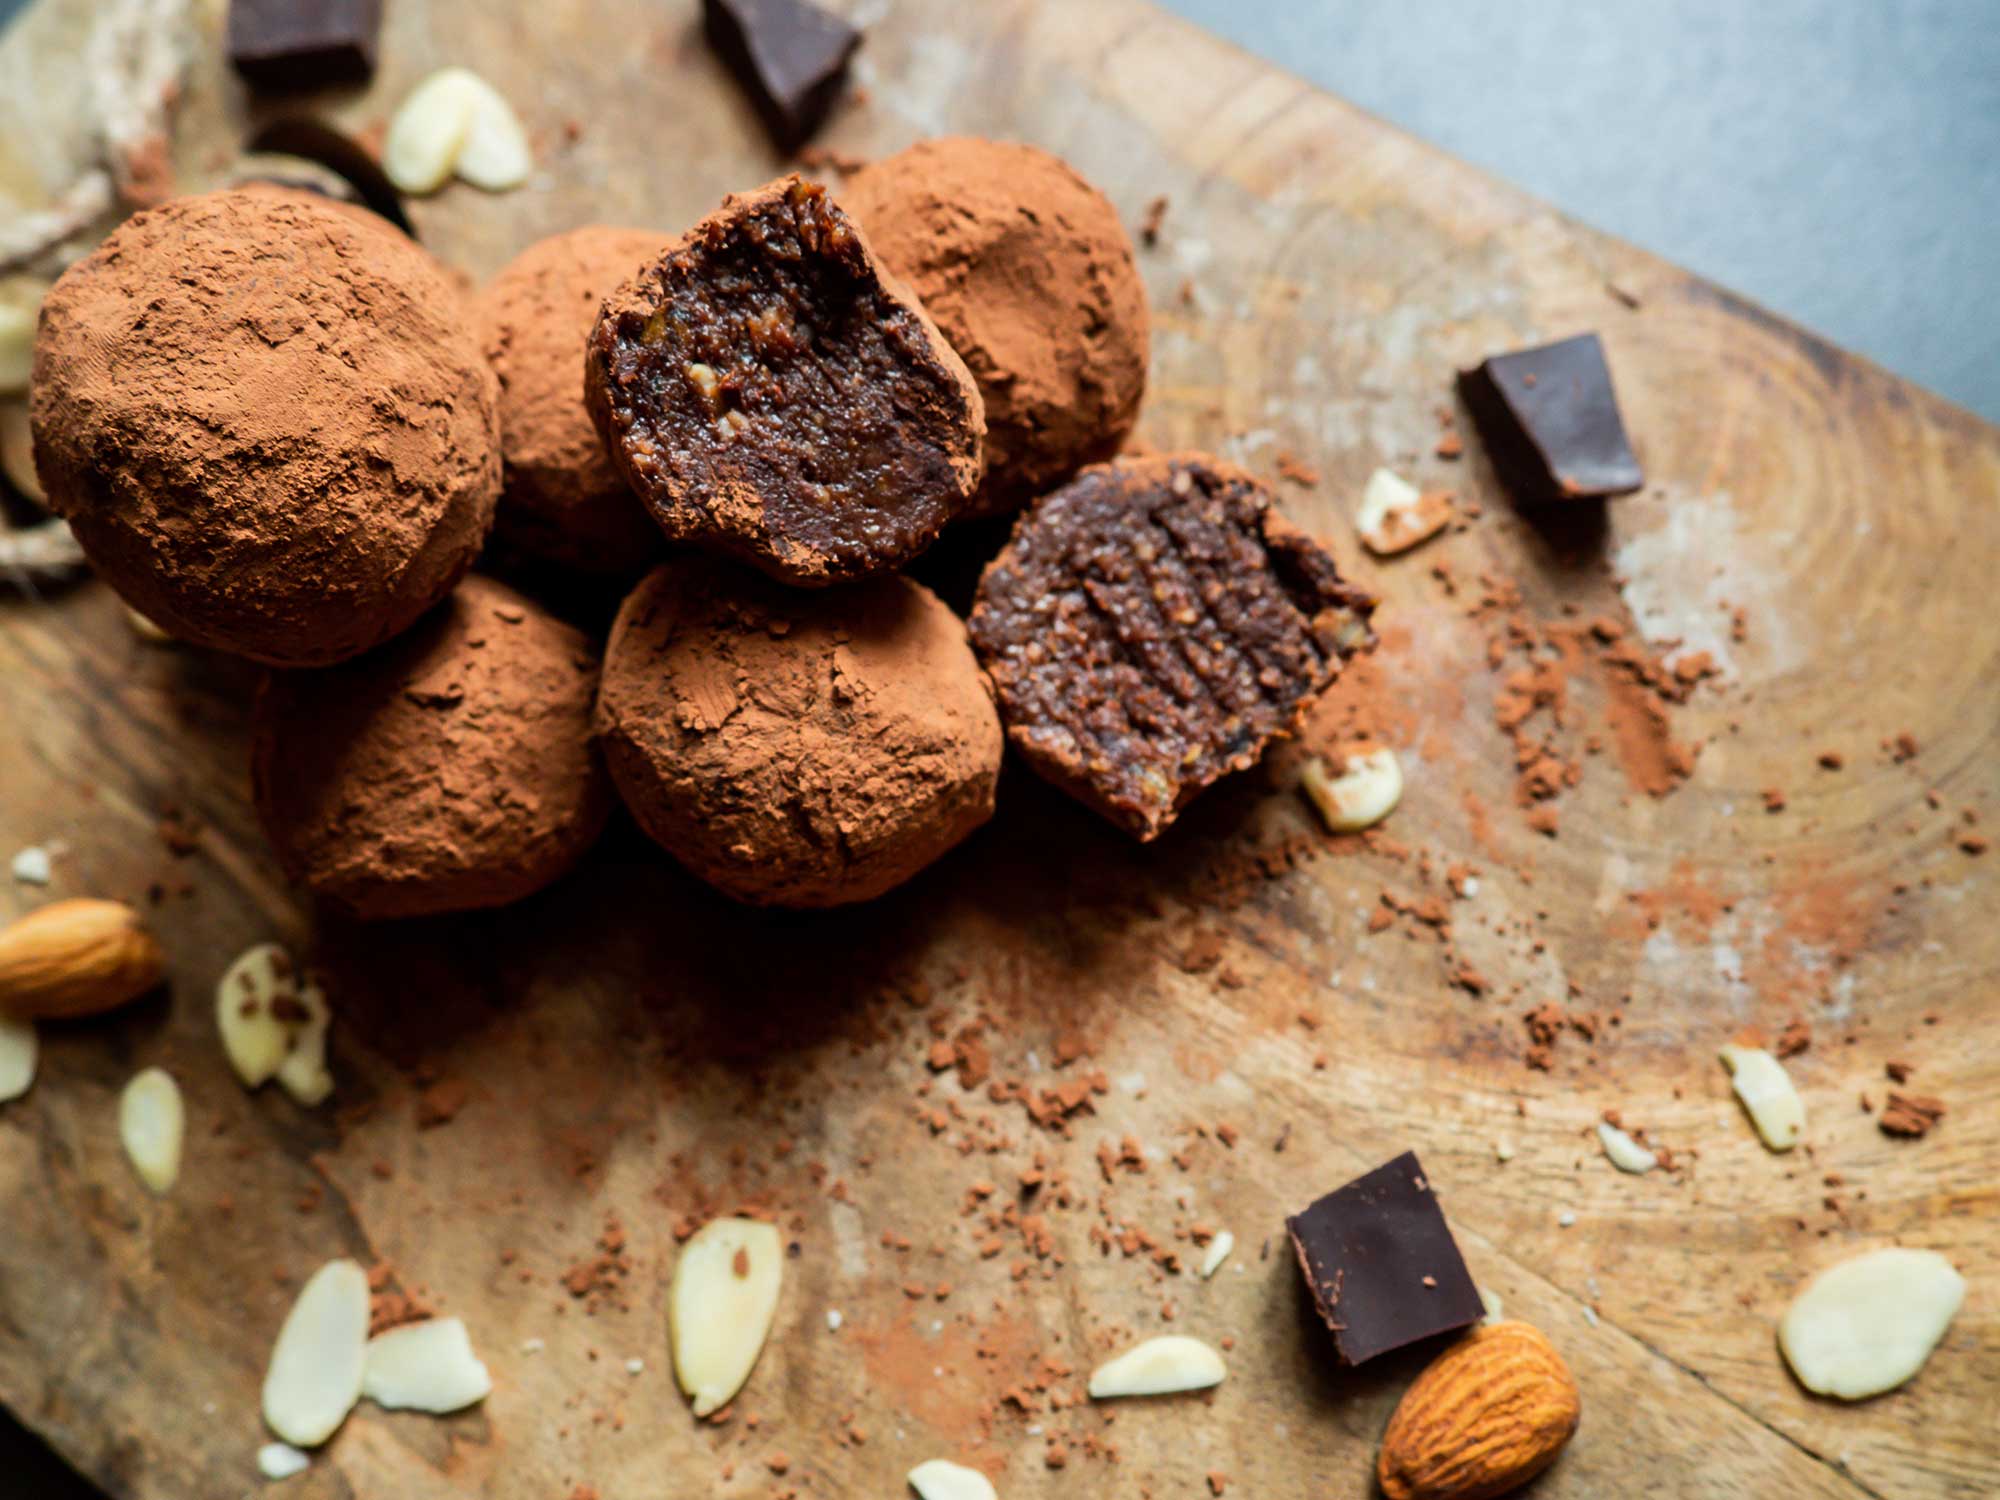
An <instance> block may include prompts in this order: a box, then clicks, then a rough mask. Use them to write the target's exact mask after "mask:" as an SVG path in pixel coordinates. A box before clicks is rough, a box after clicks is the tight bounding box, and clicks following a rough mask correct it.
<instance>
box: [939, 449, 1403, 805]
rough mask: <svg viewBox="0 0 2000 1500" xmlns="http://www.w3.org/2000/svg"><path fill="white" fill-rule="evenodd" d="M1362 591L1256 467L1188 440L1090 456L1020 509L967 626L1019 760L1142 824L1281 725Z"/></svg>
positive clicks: (1330, 654) (1247, 759)
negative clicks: (1196, 448) (1140, 454)
mask: <svg viewBox="0 0 2000 1500" xmlns="http://www.w3.org/2000/svg"><path fill="white" fill-rule="evenodd" d="M1374 608H1375V601H1374V600H1373V599H1371V598H1370V597H1369V596H1368V595H1367V594H1365V593H1363V592H1362V591H1361V590H1359V589H1357V588H1354V587H1352V586H1351V585H1349V584H1347V583H1345V582H1343V581H1342V580H1341V577H1340V574H1339V572H1338V570H1337V569H1336V568H1335V567H1334V563H1333V559H1332V558H1330V557H1328V556H1327V554H1326V553H1325V552H1323V551H1322V550H1321V549H1320V548H1319V546H1318V545H1317V544H1316V543H1315V542H1313V541H1312V539H1311V538H1309V537H1307V536H1305V535H1304V534H1303V533H1301V532H1299V531H1297V530H1295V529H1294V528H1292V527H1291V526H1289V525H1287V524H1286V523H1285V522H1284V521H1283V519H1282V518H1280V517H1279V515H1278V514H1277V512H1276V511H1274V510H1273V509H1272V508H1271V497H1270V494H1269V493H1268V492H1267V491H1266V490H1265V489H1264V487H1263V486H1262V485H1261V484H1259V483H1258V482H1257V481H1256V480H1255V479H1252V478H1251V477H1250V476H1249V475H1248V474H1245V473H1243V472H1242V471H1240V470H1238V469H1234V468H1231V467H1229V466H1228V465H1226V464H1223V463H1221V462H1220V461H1218V460H1215V459H1212V458H1209V457H1208V456H1206V455H1204V454H1198V453H1197V454H1177V455H1161V456H1158V457H1149V458H1138V459H1121V460H1119V461H1117V462H1115V463H1109V464H1099V465H1097V466H1095V467H1092V468H1088V469H1085V470H1084V471H1083V472H1082V473H1081V474H1079V475H1077V477H1076V478H1075V479H1073V480H1071V481H1070V483H1068V484H1067V485H1065V486H1063V487H1062V488H1061V489H1059V490H1057V491H1056V492H1055V493H1054V494H1051V495H1048V496H1046V497H1045V498H1044V499H1042V500H1041V501H1040V502H1039V503H1037V504H1036V505H1035V506H1034V507H1033V508H1032V509H1031V510H1029V511H1027V512H1025V513H1024V514H1023V515H1022V517H1021V519H1020V521H1019V522H1017V523H1016V525H1015V527H1014V535H1013V538H1012V539H1011V540H1010V541H1009V542H1008V544H1007V546H1006V548H1005V549H1004V550H1003V551H1002V552H1001V553H1000V555H999V556H998V557H997V558H995V559H994V560H993V562H992V563H991V564H989V565H988V567H987V569H986V572H985V575H984V576H983V577H982V578H981V579H980V582H979V594H978V599H977V602H976V603H975V604H974V606H973V611H972V621H971V628H972V641H973V645H974V646H975V647H976V648H977V649H978V652H979V657H980V660H981V661H982V662H984V663H985V666H986V670H987V671H988V672H989V673H990V674H991V675H992V678H993V682H994V686H995V688H996V689H997V690H998V692H999V695H1000V716H1001V720H1002V722H1004V723H1005V724H1006V726H1007V737H1008V739H1009V740H1010V741H1012V743H1013V745H1014V746H1015V748H1016V749H1018V750H1019V751H1020V752H1021V754H1022V755H1023V756H1024V757H1025V758H1026V760H1027V761H1028V763H1029V765H1031V766H1033V767H1034V768H1035V770H1037V771H1038V772H1040V773H1041V774H1042V775H1043V776H1045V777H1047V778H1048V779H1049V780H1050V781H1053V782H1054V783H1055V784H1056V785H1057V786H1060V787H1062V788H1063V789H1064V790H1066V791H1068V792H1069V793H1071V794H1072V795H1073V796H1075V797H1077V798H1078V799H1079V800H1080V801H1082V802H1084V803H1087V804H1088V805H1089V806H1091V807H1094V808H1096V809H1097V810H1098V811H1099V812H1101V813H1103V814H1104V816H1105V817H1107V818H1110V819H1111V820H1112V821H1113V822H1115V823H1117V824H1119V825H1120V826H1121V827H1123V828H1125V829H1127V830H1128V831H1129V832H1131V833H1133V834H1136V835H1137V836H1138V837H1139V838H1141V839H1152V838H1155V837H1157V836H1158V835H1159V834H1160V833H1161V832H1162V831H1163V830H1164V829H1165V828H1166V827H1167V826H1168V825H1169V824H1170V823H1172V822H1173V820H1174V818H1175V817H1176V816H1178V815H1179V813H1180V811H1181V809H1182V808H1183V807H1185V806H1186V805H1187V804H1188V803H1189V802H1190V801H1191V800H1192V799H1193V798H1194V797H1195V795H1196V794H1197V793H1198V792H1200V791H1201V790H1202V789H1203V788H1204V787H1206V786H1208V785H1209V784H1210V783H1212V782H1214V781H1216V780H1217V779H1218V778H1220V777H1222V776H1224V775H1227V774H1228V773H1229V772H1231V771H1240V770H1243V769H1244V768H1246V767H1248V766H1251V765H1254V764H1256V762H1257V760H1258V759H1259V757H1261V756H1262V755H1263V753H1264V748H1265V746H1266V745H1268V744H1269V743H1270V742H1271V741H1272V740H1273V739H1276V738H1278V737H1280V736H1283V735H1287V734H1289V733H1291V732H1292V730H1293V729H1294V728H1295V727H1296V725H1297V723H1298V720H1299V718H1300V716H1301V715H1302V714H1303V713H1304V712H1305V709H1306V706H1307V705H1308V704H1309V703H1310V702H1311V700H1312V699H1313V697H1314V696H1315V695H1317V694H1318V693H1319V692H1320V690H1321V689H1322V688H1324V687H1325V686H1326V685H1327V684H1328V683H1329V682H1331V681H1332V680H1333V679H1334V676H1335V675H1336V673H1338V671H1339V670H1340V662H1341V659H1342V658H1343V657H1345V656H1347V655H1350V654H1351V653H1353V652H1354V651H1357V650H1359V649H1361V648H1362V647H1364V646H1366V645H1368V644H1370V643H1371V642H1372V640H1373V637H1372V636H1371V634H1370V633H1369V629H1368V618H1369V615H1370V614H1371V613H1372V612H1373V611H1374Z"/></svg>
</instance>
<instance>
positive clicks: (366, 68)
mask: <svg viewBox="0 0 2000 1500" xmlns="http://www.w3.org/2000/svg"><path fill="white" fill-rule="evenodd" d="M381 31H382V0H229V60H230V61H231V62H233V63H235V64H236V71H237V72H239V73H241V74H242V75H243V78H244V80H245V81H246V82H247V83H249V84H250V86H251V87H252V88H259V89H314V88H321V87H323V86H325V85H327V84H331V83H361V82H365V81H366V80H367V78H368V77H369V75H370V74H372V73H373V72H374V71H375V48H376V43H377V40H378V38H379V36H380V34H381Z"/></svg>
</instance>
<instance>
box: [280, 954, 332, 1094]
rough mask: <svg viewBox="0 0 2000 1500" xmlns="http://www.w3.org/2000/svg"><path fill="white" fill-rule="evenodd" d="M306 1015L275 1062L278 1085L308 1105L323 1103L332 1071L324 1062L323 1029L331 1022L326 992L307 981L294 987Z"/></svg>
mask: <svg viewBox="0 0 2000 1500" xmlns="http://www.w3.org/2000/svg"><path fill="white" fill-rule="evenodd" d="M298 1002H299V1004H300V1005H302V1006H303V1007H304V1008H305V1012H306V1016H305V1019H304V1020H303V1021H301V1022H300V1023H299V1024H298V1029H297V1033H296V1034H295V1035H294V1036H293V1038H292V1050H291V1051H289V1052H287V1053H286V1054H285V1060H284V1061H283V1062H282V1063H280V1064H279V1065H278V1087H279V1088H281V1089H283V1090H284V1091H285V1092H286V1093H288V1094H290V1095H291V1096H292V1098H294V1099H295V1100H297V1101H298V1102H299V1103H300V1104H303V1105H305V1106H306V1107H307V1108H308V1109H310V1108H312V1107H313V1106H314V1105H316V1104H324V1103H325V1102H326V1098H327V1096H328V1095H329V1094H331V1093H332V1092H333V1074H332V1073H330V1072H328V1071H327V1066H326V1032H327V1028H328V1027H329V1026H330V1025H331V1024H332V1023H333V1012H332V1011H331V1010H330V1009H328V1007H327V1003H326V992H325V991H323V990H322V989H321V988H320V987H319V986H318V985H316V984H313V983H311V982H310V981H308V982H307V983H305V984H301V985H300V986H299V988H298Z"/></svg>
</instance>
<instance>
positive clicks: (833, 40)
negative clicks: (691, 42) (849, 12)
mask: <svg viewBox="0 0 2000 1500" xmlns="http://www.w3.org/2000/svg"><path fill="white" fill-rule="evenodd" d="M701 10H702V21H703V25H704V27H705V29H706V30H707V32H708V41H709V45H710V46H712V47H714V48H715V50H716V51H717V52H719V53H721V54H722V60H723V61H724V62H726V63H728V64H729V67H730V71H732V72H733V73H735V74H736V76H737V78H738V79H740V80H741V81H742V83H743V86H744V87H745V88H746V89H748V90H749V91H750V97H751V98H752V99H753V100H754V101H755V102H756V105H757V110H758V113H760V114H761V115H763V117H764V122H765V124H767V125H769V126H770V128H771V134H772V135H774V136H775V137H777V140H778V144H779V145H780V146H783V147H784V148H785V149H786V150H787V151H795V150H797V149H798V148H799V147H800V146H801V145H803V144H804V143H805V142H806V140H807V139H808V138H810V137H811V135H812V133H813V132H814V131H815V130H817V129H819V127H820V125H821V123H822V122H823V121H824V120H825V119H826V117H827V114H828V112H829V111H830V110H832V108H833V103H834V100H836V99H837V98H839V97H840V89H841V85H842V84H843V83H845V82H846V81H847V62H848V59H849V58H851V57H852V56H853V55H854V49H855V48H856V47H859V46H860V45H861V33H860V32H858V31H856V30H855V29H854V28H853V27H852V26H850V25H848V24H847V22H845V21H843V20H842V19H841V18H840V17H838V16H835V15H830V14H828V13H827V12H826V11H823V10H821V9H820V8H819V7H818V6H817V5H812V4H809V3H807V0H702V7H701Z"/></svg>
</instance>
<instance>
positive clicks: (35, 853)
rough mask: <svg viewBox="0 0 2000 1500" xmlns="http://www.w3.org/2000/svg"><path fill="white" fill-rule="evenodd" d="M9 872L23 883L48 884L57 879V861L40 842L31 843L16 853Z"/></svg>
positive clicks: (9, 866)
mask: <svg viewBox="0 0 2000 1500" xmlns="http://www.w3.org/2000/svg"><path fill="white" fill-rule="evenodd" d="M8 872H9V873H10V874H11V875H13V877H14V878H15V879H16V880H18V881H20V882H21V884H22V885H47V884H48V883H49V882H50V881H51V880H53V879H55V874H56V871H55V863H54V861H52V860H51V859H50V858H49V851H48V850H46V849H44V848H43V847H42V846H41V845H40V844H30V845H28V847H27V848H25V849H22V850H20V851H19V852H18V853H16V854H15V856H14V858H13V860H12V862H11V863H10V864H9V865H8Z"/></svg>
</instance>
